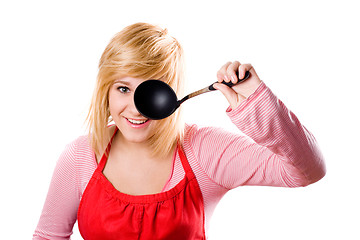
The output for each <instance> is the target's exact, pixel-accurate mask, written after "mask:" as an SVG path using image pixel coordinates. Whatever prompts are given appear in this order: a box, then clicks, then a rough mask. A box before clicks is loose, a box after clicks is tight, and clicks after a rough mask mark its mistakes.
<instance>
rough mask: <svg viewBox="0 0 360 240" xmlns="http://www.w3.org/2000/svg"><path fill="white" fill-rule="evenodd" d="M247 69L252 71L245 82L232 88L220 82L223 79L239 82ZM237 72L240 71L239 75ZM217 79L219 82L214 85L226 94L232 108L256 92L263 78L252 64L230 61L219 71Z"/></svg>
mask: <svg viewBox="0 0 360 240" xmlns="http://www.w3.org/2000/svg"><path fill="white" fill-rule="evenodd" d="M246 71H249V72H250V77H249V78H248V79H247V80H245V81H244V82H242V83H239V84H237V85H235V86H233V87H231V88H230V87H228V86H226V85H225V84H220V82H222V81H225V82H230V81H231V82H233V83H237V82H238V79H242V78H244V76H245V72H246ZM236 72H238V73H239V75H238V76H236ZM217 79H218V82H219V83H216V84H214V85H213V86H214V88H215V89H217V90H219V91H220V92H222V94H224V96H225V97H226V99H227V100H228V101H229V103H230V106H231V108H232V109H235V108H237V107H238V106H239V105H240V103H241V102H242V101H243V100H245V99H246V98H247V97H249V96H250V95H251V94H252V93H253V92H255V90H256V89H257V88H258V86H259V85H260V84H261V80H260V79H259V77H258V75H257V74H256V72H255V70H254V68H253V67H252V66H251V64H241V63H240V62H238V61H235V62H228V63H226V64H225V65H224V66H222V67H221V68H220V70H219V71H218V72H217Z"/></svg>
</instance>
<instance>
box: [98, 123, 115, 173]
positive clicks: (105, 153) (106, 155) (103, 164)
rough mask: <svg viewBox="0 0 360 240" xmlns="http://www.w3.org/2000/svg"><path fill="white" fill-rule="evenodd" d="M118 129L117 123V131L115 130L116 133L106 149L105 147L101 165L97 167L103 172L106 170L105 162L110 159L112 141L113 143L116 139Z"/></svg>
mask: <svg viewBox="0 0 360 240" xmlns="http://www.w3.org/2000/svg"><path fill="white" fill-rule="evenodd" d="M117 130H118V128H117V127H116V125H115V131H114V133H113V135H112V137H111V139H110V141H109V143H108V145H107V147H106V149H105V152H104V154H103V155H102V157H101V160H100V163H99V166H98V167H97V168H98V169H99V171H100V172H102V171H103V170H104V167H105V164H106V162H107V159H108V156H109V152H110V148H111V143H112V141H113V140H114V137H115V134H116V132H117Z"/></svg>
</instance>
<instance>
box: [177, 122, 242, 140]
mask: <svg viewBox="0 0 360 240" xmlns="http://www.w3.org/2000/svg"><path fill="white" fill-rule="evenodd" d="M232 135H234V136H238V135H239V133H232V132H229V131H227V130H225V129H223V128H220V127H213V126H198V125H196V124H186V125H185V131H184V142H192V141H194V140H195V139H197V138H203V137H209V138H216V137H219V136H227V137H230V136H232Z"/></svg>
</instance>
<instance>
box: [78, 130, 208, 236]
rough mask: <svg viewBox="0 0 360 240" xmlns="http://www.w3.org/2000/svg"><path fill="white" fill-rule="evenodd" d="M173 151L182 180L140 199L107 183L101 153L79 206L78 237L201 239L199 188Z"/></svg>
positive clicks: (201, 208)
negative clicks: (183, 174)
mask: <svg viewBox="0 0 360 240" xmlns="http://www.w3.org/2000/svg"><path fill="white" fill-rule="evenodd" d="M116 131H117V130H116ZM116 131H115V132H116ZM114 136H115V133H114ZM114 136H113V137H112V139H113V138H114ZM112 139H111V140H110V142H109V144H108V146H107V148H106V151H105V153H109V151H110V147H111V142H112ZM177 149H178V151H179V156H180V159H181V163H182V166H183V168H184V170H185V177H184V179H182V180H181V181H180V182H179V183H178V184H177V185H176V186H175V187H174V188H172V189H170V190H169V191H166V192H161V193H157V194H150V195H140V196H133V195H128V194H124V193H121V192H119V191H118V190H117V189H116V188H115V187H114V186H113V185H112V184H111V183H110V182H109V181H108V180H107V178H106V177H105V176H104V175H103V173H102V171H103V169H104V167H105V164H106V161H107V155H108V154H105V153H104V155H103V156H102V158H101V161H100V163H99V165H98V167H97V168H96V170H95V172H94V174H93V175H92V177H91V179H90V181H89V183H88V185H87V187H86V189H85V191H84V194H83V196H82V199H81V202H80V206H79V210H78V225H79V231H80V233H81V236H82V237H83V238H84V239H86V240H95V239H96V240H110V239H114V240H119V239H127V240H132V239H137V240H138V239H169V240H170V239H171V240H176V239H179V240H180V239H181V240H188V239H189V240H190V239H191V240H192V239H194V240H195V239H205V230H204V204H203V198H202V194H201V191H200V187H199V184H198V182H197V180H196V178H195V175H194V173H193V171H192V170H191V167H190V165H189V163H188V161H187V159H186V157H185V154H184V152H183V151H182V149H181V146H178V148H177Z"/></svg>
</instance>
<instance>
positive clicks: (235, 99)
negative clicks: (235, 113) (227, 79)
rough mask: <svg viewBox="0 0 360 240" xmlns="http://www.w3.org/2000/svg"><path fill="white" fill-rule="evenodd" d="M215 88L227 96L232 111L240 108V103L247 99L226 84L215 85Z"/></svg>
mask: <svg viewBox="0 0 360 240" xmlns="http://www.w3.org/2000/svg"><path fill="white" fill-rule="evenodd" d="M213 86H214V88H215V89H217V90H219V91H220V92H221V93H222V94H223V95H224V96H225V98H226V99H227V100H228V102H229V104H230V106H231V108H232V109H235V108H236V107H237V106H238V103H239V102H241V101H242V100H244V99H245V97H243V96H242V95H240V94H237V93H236V92H235V91H234V90H233V89H231V88H229V87H228V86H226V85H225V84H221V83H215V84H214V85H213Z"/></svg>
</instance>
